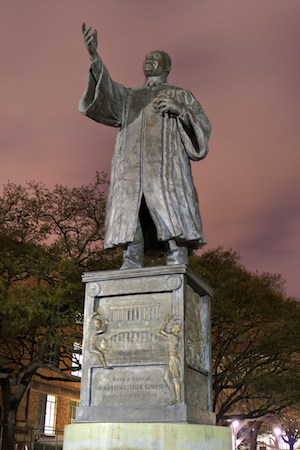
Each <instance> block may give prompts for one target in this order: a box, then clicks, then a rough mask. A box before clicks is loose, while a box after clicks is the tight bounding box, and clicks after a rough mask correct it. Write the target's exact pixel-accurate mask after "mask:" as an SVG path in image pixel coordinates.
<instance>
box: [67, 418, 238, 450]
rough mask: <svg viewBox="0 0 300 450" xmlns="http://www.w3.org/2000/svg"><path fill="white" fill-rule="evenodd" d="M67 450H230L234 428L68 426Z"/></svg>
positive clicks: (100, 424)
mask: <svg viewBox="0 0 300 450" xmlns="http://www.w3.org/2000/svg"><path fill="white" fill-rule="evenodd" d="M63 448H64V450H175V449H177V450H231V449H232V445H231V430H230V428H225V427H216V426H211V425H193V424H177V423H99V424H96V423H89V424H88V423H80V424H72V425H67V426H66V427H65V434H64V446H63Z"/></svg>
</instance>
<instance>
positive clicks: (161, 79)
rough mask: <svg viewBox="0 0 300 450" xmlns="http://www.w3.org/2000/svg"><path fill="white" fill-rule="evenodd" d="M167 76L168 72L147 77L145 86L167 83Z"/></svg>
mask: <svg viewBox="0 0 300 450" xmlns="http://www.w3.org/2000/svg"><path fill="white" fill-rule="evenodd" d="M167 78H168V74H165V75H159V76H156V77H147V78H146V81H145V86H147V87H153V86H160V85H161V84H163V83H166V81H167Z"/></svg>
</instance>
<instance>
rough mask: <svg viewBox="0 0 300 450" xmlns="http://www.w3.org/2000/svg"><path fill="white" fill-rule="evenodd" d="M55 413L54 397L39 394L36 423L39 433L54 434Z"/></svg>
mask: <svg viewBox="0 0 300 450" xmlns="http://www.w3.org/2000/svg"><path fill="white" fill-rule="evenodd" d="M55 412H56V397H55V396H54V395H47V394H40V399H39V409H38V423H37V429H38V432H39V433H45V434H54V429H55Z"/></svg>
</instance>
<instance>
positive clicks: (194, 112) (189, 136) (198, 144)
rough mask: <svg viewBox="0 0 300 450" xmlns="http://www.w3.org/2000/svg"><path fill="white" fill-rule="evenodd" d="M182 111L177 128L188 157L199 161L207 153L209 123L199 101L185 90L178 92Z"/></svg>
mask: <svg viewBox="0 0 300 450" xmlns="http://www.w3.org/2000/svg"><path fill="white" fill-rule="evenodd" d="M178 101H179V102H180V103H181V104H182V105H183V106H184V112H183V113H182V114H181V115H180V116H178V129H179V133H180V137H181V140H182V142H183V144H184V147H185V150H186V152H187V154H188V156H189V158H190V159H191V160H193V161H199V160H200V159H203V158H205V156H206V155H207V153H208V139H209V136H210V131H211V125H210V122H209V120H208V118H207V116H206V114H205V113H204V111H203V108H202V107H201V105H200V103H198V101H197V100H196V99H195V98H194V96H193V95H192V94H191V93H190V92H189V91H187V90H183V91H181V92H180V93H179V94H178Z"/></svg>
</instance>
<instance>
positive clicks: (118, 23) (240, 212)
mask: <svg viewBox="0 0 300 450" xmlns="http://www.w3.org/2000/svg"><path fill="white" fill-rule="evenodd" d="M83 21H84V22H86V24H87V26H89V25H91V26H92V27H93V28H96V29H97V31H98V42H99V43H98V52H99V54H100V55H101V56H102V59H103V61H104V63H105V64H106V66H107V67H108V69H109V72H110V74H111V76H112V78H113V79H114V80H115V81H117V82H119V83H122V84H123V85H124V86H127V87H129V86H141V85H142V84H143V83H144V75H143V72H142V63H143V60H144V57H145V55H146V54H147V53H148V52H149V51H153V50H157V49H162V50H165V51H166V52H167V53H169V55H170V56H171V58H172V71H171V74H170V76H169V82H170V83H171V84H173V85H176V86H179V87H181V88H187V89H189V90H190V91H191V92H192V93H193V95H194V96H195V97H196V98H197V100H198V101H199V102H200V104H201V105H202V107H203V109H204V111H205V113H206V114H207V116H208V117H209V119H210V122H211V124H212V133H211V139H210V141H209V148H210V150H209V153H208V156H207V157H206V158H205V159H204V160H202V161H200V162H195V163H194V162H193V163H192V172H193V177H194V183H195V186H196V189H197V192H198V196H199V204H200V211H201V216H202V220H203V226H204V235H205V238H206V240H207V241H208V244H207V246H206V249H211V248H215V247H217V246H219V245H222V246H223V247H224V249H229V248H232V249H233V250H235V251H237V252H239V253H240V255H241V262H242V263H243V264H244V265H245V266H246V267H247V269H249V270H250V271H253V272H256V271H258V272H259V273H262V272H270V273H280V274H282V276H283V278H284V279H285V280H286V289H287V294H288V295H290V296H295V297H298V298H300V273H299V266H300V238H299V230H300V195H299V194H300V176H299V169H300V152H299V146H300V126H299V119H300V93H299V80H300V58H299V54H300V53H299V46H300V26H299V25H300V2H299V0H185V1H181V0H180V1H178V0H151V2H149V1H146V0H26V1H24V0H1V2H0V52H1V60H0V129H1V136H0V139H1V143H0V189H1V190H2V186H3V184H6V183H7V181H8V180H10V181H11V182H13V183H17V184H25V182H26V181H32V180H35V181H41V182H43V183H45V185H46V186H47V187H48V188H49V189H52V188H53V187H54V186H55V184H62V185H65V186H68V187H75V186H76V187H79V186H82V185H86V184H89V183H91V182H92V181H93V179H94V176H95V173H96V171H100V172H101V171H104V172H107V173H109V170H110V160H111V156H112V152H113V148H114V141H115V137H116V134H117V130H116V129H114V128H111V127H107V126H104V125H100V124H98V123H96V122H94V121H92V120H90V119H88V118H86V117H84V116H82V115H81V114H80V113H79V112H78V100H79V98H80V97H81V95H82V94H83V92H84V90H85V86H86V78H87V72H88V70H89V55H88V53H87V51H86V48H85V46H84V43H83V37H82V34H81V24H82V22H83Z"/></svg>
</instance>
